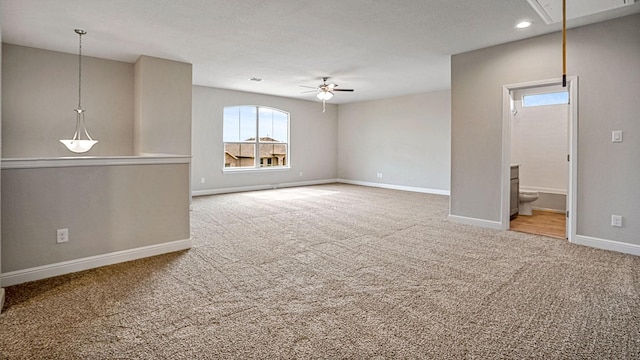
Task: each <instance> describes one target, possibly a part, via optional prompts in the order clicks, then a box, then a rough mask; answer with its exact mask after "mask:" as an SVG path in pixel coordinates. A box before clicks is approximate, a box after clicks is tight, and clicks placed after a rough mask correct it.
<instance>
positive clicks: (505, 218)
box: [500, 76, 578, 242]
mask: <svg viewBox="0 0 640 360" xmlns="http://www.w3.org/2000/svg"><path fill="white" fill-rule="evenodd" d="M558 84H562V79H560V78H558V79H548V80H538V81H531V82H525V83H518V84H509V85H503V86H502V197H501V202H502V204H501V219H500V222H501V224H502V230H508V229H509V215H510V214H509V212H510V211H509V196H510V186H511V181H510V176H509V175H510V173H511V117H512V113H511V95H510V93H511V91H512V90H518V89H526V88H531V87H538V86H547V85H558ZM567 88H568V89H569V158H570V161H569V184H568V189H567V205H568V207H567V211H569V220H568V221H567V238H568V239H569V241H571V242H573V241H574V239H575V238H576V219H577V216H576V215H577V214H576V210H577V199H576V194H577V190H578V180H577V175H578V77H577V76H568V77H567Z"/></svg>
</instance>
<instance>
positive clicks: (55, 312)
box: [0, 184, 640, 359]
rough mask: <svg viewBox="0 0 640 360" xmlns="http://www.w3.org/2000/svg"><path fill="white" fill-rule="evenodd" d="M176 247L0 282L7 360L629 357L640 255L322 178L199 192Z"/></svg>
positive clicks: (638, 337)
mask: <svg viewBox="0 0 640 360" xmlns="http://www.w3.org/2000/svg"><path fill="white" fill-rule="evenodd" d="M193 207H194V210H193V212H192V233H193V242H194V247H193V249H191V250H189V251H184V252H179V253H174V254H168V255H163V256H158V257H154V258H149V259H144V260H139V261H133V262H129V263H126V264H119V265H114V266H108V267H104V268H100V269H95V270H90V271H85V272H81V273H77V274H72V275H67V276H61V277H56V278H52V279H48V280H43V281H38V282H33V283H28V284H23V285H17V286H13V287H9V288H8V289H7V303H6V305H5V309H4V312H3V314H2V315H0V341H1V343H0V357H2V358H3V359H45V358H46V359H226V358H229V359H230V358H236V359H250V358H261V359H277V358H296V359H309V358H326V359H343V358H350V359H351V358H356V359H358V358H362V359H385V358H386V359H391V358H402V359H413V358H416V359H529V358H531V359H638V357H639V356H640V257H634V256H630V255H623V254H618V253H613V252H607V251H601V250H596V249H591V248H587V247H581V246H576V245H571V244H569V243H567V242H566V241H563V240H558V239H552V238H547V237H542V236H535V235H528V234H523V233H516V232H499V231H492V230H487V229H481V228H475V227H469V226H464V225H457V224H453V223H450V222H448V221H447V220H446V215H447V212H448V210H447V209H448V198H447V197H444V196H435V195H427V194H419V193H409V192H402V191H393V190H385V189H376V188H366V187H359V186H351V185H341V184H332V185H323V186H313V187H304V188H291V189H279V190H273V191H260V192H249V193H240V194H229V195H217V196H209V197H200V198H195V199H194V203H193Z"/></svg>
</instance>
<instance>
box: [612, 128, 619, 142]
mask: <svg viewBox="0 0 640 360" xmlns="http://www.w3.org/2000/svg"><path fill="white" fill-rule="evenodd" d="M611 142H614V143H618V142H622V131H620V130H615V131H612V132H611Z"/></svg>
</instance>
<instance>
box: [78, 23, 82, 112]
mask: <svg viewBox="0 0 640 360" xmlns="http://www.w3.org/2000/svg"><path fill="white" fill-rule="evenodd" d="M79 35H80V46H79V47H78V109H81V108H82V107H81V106H80V104H81V102H82V33H79Z"/></svg>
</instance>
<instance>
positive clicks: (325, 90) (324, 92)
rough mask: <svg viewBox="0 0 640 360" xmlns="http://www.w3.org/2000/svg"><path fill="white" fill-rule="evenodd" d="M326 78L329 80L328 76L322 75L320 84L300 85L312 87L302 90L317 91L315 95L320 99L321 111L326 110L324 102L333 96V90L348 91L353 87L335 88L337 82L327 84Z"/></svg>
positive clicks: (351, 90)
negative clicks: (315, 85) (314, 85)
mask: <svg viewBox="0 0 640 360" xmlns="http://www.w3.org/2000/svg"><path fill="white" fill-rule="evenodd" d="M327 80H329V77H328V76H323V77H322V84H320V85H318V86H317V87H312V86H306V85H300V86H302V87H307V88H311V89H314V90H309V91H303V92H313V91H316V92H317V94H316V97H317V98H318V99H319V100H322V112H325V111H326V107H325V103H326V101H327V100H330V99H331V98H332V97H333V95H334V91H349V92H353V91H354V90H353V89H336V88H337V87H338V84H334V83H331V84H327Z"/></svg>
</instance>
